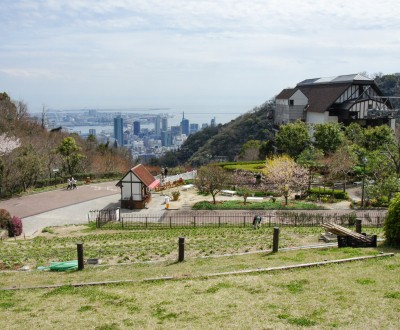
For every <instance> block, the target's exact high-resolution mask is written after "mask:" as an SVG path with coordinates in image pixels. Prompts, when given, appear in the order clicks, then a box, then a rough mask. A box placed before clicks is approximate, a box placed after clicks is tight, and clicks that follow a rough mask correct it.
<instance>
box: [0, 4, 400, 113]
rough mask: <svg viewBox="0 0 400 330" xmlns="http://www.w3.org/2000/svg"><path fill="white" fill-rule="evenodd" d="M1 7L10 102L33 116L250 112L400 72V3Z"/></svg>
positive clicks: (2, 83)
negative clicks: (279, 99)
mask: <svg viewBox="0 0 400 330" xmlns="http://www.w3.org/2000/svg"><path fill="white" fill-rule="evenodd" d="M0 5H1V7H0V8H1V9H0V27H1V28H0V92H2V91H5V92H7V93H8V94H9V95H10V96H11V98H13V99H15V100H23V101H25V102H26V103H27V104H28V107H29V109H30V111H31V112H37V111H40V110H41V108H42V106H43V105H45V106H46V107H47V108H52V109H72V108H73V109H80V108H96V107H97V108H135V107H176V106H181V107H182V108H183V110H185V109H186V111H187V112H188V113H189V111H190V109H189V108H190V106H196V107H197V108H201V107H202V106H203V105H211V106H213V107H216V106H221V109H222V108H225V109H227V108H229V106H231V105H235V106H236V107H237V109H239V108H241V107H242V108H243V112H244V111H246V110H250V109H251V108H252V107H253V106H256V105H260V104H262V103H263V102H264V101H266V100H268V99H270V98H271V97H273V96H274V95H276V94H278V93H279V92H280V91H281V90H282V89H283V88H286V87H294V86H295V85H296V83H298V82H299V81H301V80H304V79H307V78H315V77H327V76H336V75H341V74H351V73H358V72H363V71H365V72H367V73H369V74H373V73H377V72H382V73H385V74H389V73H394V72H399V71H400V67H399V63H400V60H399V59H400V18H399V17H400V2H399V1H398V0H379V1H372V0H314V1H311V0H301V1H295V0H264V1H258V0H246V1H244V0H243V1H241V0H238V1H230V0H210V1H202V0H195V1H192V0H185V1H180V0H123V1H118V0H101V1H79V0H68V1H62V0H43V1H41V0H26V1H24V0H0ZM185 107H186V108H185Z"/></svg>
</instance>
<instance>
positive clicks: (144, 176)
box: [117, 164, 160, 189]
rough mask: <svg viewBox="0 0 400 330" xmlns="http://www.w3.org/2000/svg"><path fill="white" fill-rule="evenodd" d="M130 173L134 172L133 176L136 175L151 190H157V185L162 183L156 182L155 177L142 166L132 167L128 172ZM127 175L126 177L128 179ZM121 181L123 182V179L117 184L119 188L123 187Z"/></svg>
mask: <svg viewBox="0 0 400 330" xmlns="http://www.w3.org/2000/svg"><path fill="white" fill-rule="evenodd" d="M129 172H132V173H133V174H135V175H136V176H137V177H138V178H139V180H140V181H142V182H143V183H144V184H145V185H146V186H147V187H149V188H150V189H152V188H155V187H156V186H157V184H158V183H160V182H159V181H158V180H156V179H155V178H154V176H153V175H152V174H151V173H150V172H149V171H148V170H147V168H146V167H144V166H143V165H142V164H139V165H136V166H135V167H132V168H131V169H130V170H129V171H128V173H129ZM128 173H127V174H128ZM127 174H125V175H124V177H126V175H127ZM121 181H122V179H121V180H120V181H119V182H118V183H117V186H120V185H121Z"/></svg>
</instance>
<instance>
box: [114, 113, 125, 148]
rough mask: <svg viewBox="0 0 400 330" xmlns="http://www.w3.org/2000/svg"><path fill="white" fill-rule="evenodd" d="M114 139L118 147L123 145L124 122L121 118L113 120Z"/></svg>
mask: <svg viewBox="0 0 400 330" xmlns="http://www.w3.org/2000/svg"><path fill="white" fill-rule="evenodd" d="M114 139H115V140H116V141H117V143H118V145H119V146H123V145H124V120H123V119H122V117H121V116H117V117H116V118H114Z"/></svg>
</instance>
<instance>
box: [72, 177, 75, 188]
mask: <svg viewBox="0 0 400 330" xmlns="http://www.w3.org/2000/svg"><path fill="white" fill-rule="evenodd" d="M71 182H72V189H76V180H75V179H74V177H72V179H71Z"/></svg>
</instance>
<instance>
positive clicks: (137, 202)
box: [117, 164, 160, 209]
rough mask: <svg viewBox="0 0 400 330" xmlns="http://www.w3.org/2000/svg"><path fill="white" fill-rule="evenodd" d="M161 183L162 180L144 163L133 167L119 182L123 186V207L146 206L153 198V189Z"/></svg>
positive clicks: (137, 207) (136, 207) (119, 185)
mask: <svg viewBox="0 0 400 330" xmlns="http://www.w3.org/2000/svg"><path fill="white" fill-rule="evenodd" d="M159 184H160V181H159V180H157V179H156V178H155V177H154V176H153V175H152V174H151V173H150V172H149V171H148V170H147V169H146V167H144V166H143V165H142V164H139V165H136V166H135V167H133V168H131V169H130V170H129V171H128V173H126V174H125V175H124V176H123V178H122V179H121V180H119V181H118V183H117V186H118V187H120V188H121V208H125V209H143V208H145V207H146V204H147V203H149V202H150V200H151V190H152V189H154V188H155V187H157V186H158V185H159Z"/></svg>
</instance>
